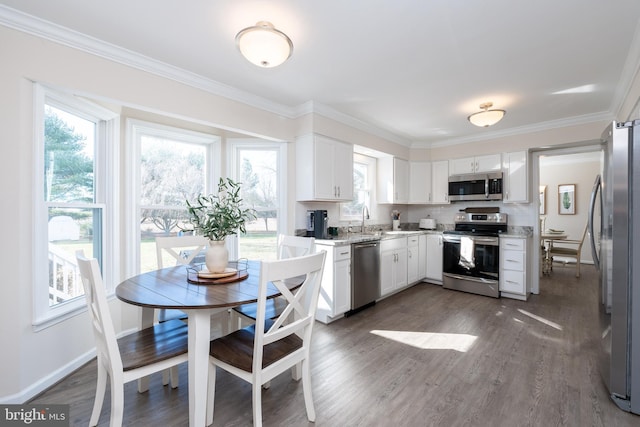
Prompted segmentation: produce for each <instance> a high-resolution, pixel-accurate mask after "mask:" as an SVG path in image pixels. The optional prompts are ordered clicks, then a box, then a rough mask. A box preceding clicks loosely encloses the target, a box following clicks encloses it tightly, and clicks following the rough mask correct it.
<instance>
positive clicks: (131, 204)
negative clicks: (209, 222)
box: [122, 118, 222, 277]
mask: <svg viewBox="0 0 640 427" xmlns="http://www.w3.org/2000/svg"><path fill="white" fill-rule="evenodd" d="M126 129H127V132H126V133H127V135H126V141H127V159H126V160H125V162H126V165H127V168H126V171H125V172H126V173H125V176H126V178H125V182H128V183H131V185H127V187H126V188H125V189H124V192H125V203H126V208H125V212H126V220H125V226H124V231H123V232H124V236H126V237H125V241H126V246H125V249H124V251H123V252H124V253H125V258H124V259H123V261H122V262H123V265H124V269H125V273H126V276H127V277H130V276H134V275H136V274H139V272H140V221H139V218H140V215H139V212H140V182H141V173H140V167H139V166H140V155H141V153H140V138H141V137H142V136H143V135H151V136H154V137H159V138H166V139H172V140H176V141H180V142H185V143H189V144H201V145H205V146H206V149H207V154H206V166H205V193H207V194H208V193H209V192H211V191H212V189H214V188H217V187H215V186H214V184H215V185H217V182H218V180H219V178H220V167H221V164H222V163H221V157H222V150H221V145H222V144H221V138H220V137H219V136H217V135H213V134H208V133H203V132H197V131H193V130H189V129H185V128H180V127H177V126H170V125H165V124H160V123H154V122H149V121H145V120H140V119H134V118H128V119H127V120H126ZM185 207H186V205H185Z"/></svg>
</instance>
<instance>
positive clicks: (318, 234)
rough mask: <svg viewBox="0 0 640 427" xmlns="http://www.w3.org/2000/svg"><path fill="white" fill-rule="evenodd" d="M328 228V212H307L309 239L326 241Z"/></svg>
mask: <svg viewBox="0 0 640 427" xmlns="http://www.w3.org/2000/svg"><path fill="white" fill-rule="evenodd" d="M328 226H329V218H327V211H326V210H323V209H317V210H313V211H307V237H315V238H316V239H326V238H327V228H328Z"/></svg>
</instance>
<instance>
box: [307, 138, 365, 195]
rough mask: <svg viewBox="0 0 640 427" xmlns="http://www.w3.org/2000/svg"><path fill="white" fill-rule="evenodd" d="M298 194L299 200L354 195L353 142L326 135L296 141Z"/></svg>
mask: <svg viewBox="0 0 640 427" xmlns="http://www.w3.org/2000/svg"><path fill="white" fill-rule="evenodd" d="M296 160H297V165H298V167H299V169H298V171H297V173H296V176H297V182H296V198H297V200H299V201H314V200H316V201H350V200H352V199H353V145H351V144H347V143H344V142H341V141H336V140H334V139H331V138H327V137H325V136H322V135H315V134H313V135H304V136H301V137H300V138H298V139H297V141H296Z"/></svg>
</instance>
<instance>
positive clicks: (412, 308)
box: [33, 266, 640, 427]
mask: <svg viewBox="0 0 640 427" xmlns="http://www.w3.org/2000/svg"><path fill="white" fill-rule="evenodd" d="M573 274H574V270H573V269H572V268H571V267H561V266H556V267H555V268H554V272H553V275H552V276H551V277H550V278H544V279H542V283H541V291H542V292H541V294H540V295H533V296H531V297H530V298H529V300H528V301H527V302H522V301H516V300H510V299H506V298H504V299H493V298H488V297H483V296H477V295H470V294H465V293H461V292H456V291H450V290H444V289H442V288H441V287H440V286H436V285H431V284H421V285H417V286H414V287H412V288H411V289H408V290H406V291H404V292H401V293H399V294H397V295H395V296H393V297H391V298H388V299H386V300H384V301H382V302H380V303H378V304H377V305H376V306H374V307H372V308H370V309H367V310H365V311H363V312H361V313H359V314H357V315H354V316H352V317H349V318H346V319H341V320H339V321H336V322H334V323H333V324H331V325H328V326H327V325H322V324H320V323H317V325H316V329H315V336H314V340H315V341H314V345H313V360H312V377H313V390H314V400H315V405H316V413H317V420H316V423H315V425H316V426H318V427H320V426H389V425H396V426H554V425H561V426H638V425H640V416H635V415H631V414H628V413H626V412H624V411H622V410H620V409H618V408H617V407H616V406H615V405H614V404H613V403H612V402H611V401H610V399H609V398H608V396H607V393H606V390H605V387H604V385H603V383H602V381H601V379H600V376H599V372H598V366H597V360H598V343H599V341H598V335H599V328H598V319H597V286H598V285H597V275H596V273H595V270H594V269H593V267H591V266H586V267H584V269H583V271H582V278H580V279H576V278H575V277H574V276H573ZM438 334H441V335H438ZM94 392H95V361H94V362H91V363H89V364H87V365H86V366H84V367H83V368H81V369H80V370H78V371H77V372H75V373H74V374H73V375H71V376H69V377H68V378H67V379H65V380H64V381H63V382H61V383H60V384H58V385H56V386H54V387H53V388H51V389H50V390H48V391H47V392H45V393H44V394H42V395H41V396H38V397H37V398H36V399H34V401H33V402H34V403H49V404H53V403H69V404H71V410H70V411H71V425H73V426H86V425H87V424H88V420H89V415H90V412H91V405H92V403H93V397H94ZM125 402H126V403H125V405H126V408H125V418H124V424H125V425H127V426H160V425H162V426H186V425H188V407H189V405H188V399H187V372H186V367H185V366H182V367H181V377H180V386H179V387H178V388H177V389H175V390H172V389H170V388H169V387H162V385H161V384H160V379H159V378H158V377H156V378H154V379H153V381H152V384H151V388H150V391H149V392H148V393H144V394H138V393H137V392H136V389H135V384H133V383H132V384H128V385H127V387H126V391H125ZM109 405H110V399H109V397H108V392H107V397H106V399H105V406H104V408H103V411H102V416H101V418H100V424H99V425H100V426H106V425H108V421H109ZM215 407H216V417H215V422H214V424H213V425H214V426H248V425H251V423H252V416H251V390H250V387H249V386H248V384H246V383H243V382H242V381H241V380H239V379H237V378H235V377H233V376H231V375H228V374H226V373H225V372H223V371H219V375H218V383H217V392H216V404H215ZM263 420H264V424H265V426H307V425H314V424H312V423H309V422H308V421H307V419H306V413H305V409H304V401H303V397H302V385H301V384H300V383H297V382H294V381H292V380H291V378H290V376H288V375H282V376H280V377H278V378H276V379H275V380H274V381H272V384H271V388H270V389H269V390H265V391H263Z"/></svg>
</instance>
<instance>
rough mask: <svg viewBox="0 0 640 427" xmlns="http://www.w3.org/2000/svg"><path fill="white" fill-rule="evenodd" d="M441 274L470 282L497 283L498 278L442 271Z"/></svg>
mask: <svg viewBox="0 0 640 427" xmlns="http://www.w3.org/2000/svg"><path fill="white" fill-rule="evenodd" d="M442 275H443V276H447V277H452V278H454V279H458V280H469V281H471V282H480V283H492V284H493V283H499V282H498V280H492V279H485V278H483V277H475V276H463V275H461V274H453V273H442Z"/></svg>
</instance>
